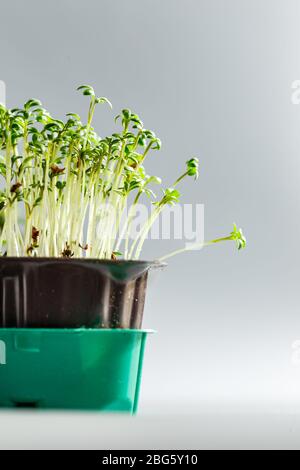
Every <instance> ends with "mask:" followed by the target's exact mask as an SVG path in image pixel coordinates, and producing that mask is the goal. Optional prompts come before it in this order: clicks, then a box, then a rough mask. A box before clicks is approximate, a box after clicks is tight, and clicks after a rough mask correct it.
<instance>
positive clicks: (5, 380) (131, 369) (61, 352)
mask: <svg viewBox="0 0 300 470" xmlns="http://www.w3.org/2000/svg"><path fill="white" fill-rule="evenodd" d="M148 333H149V331H145V330H117V329H99V330H96V329H68V330H65V329H22V328H20V329H18V328H12V329H0V406H1V407H34V408H58V409H59V408H63V409H83V410H99V411H119V412H120V411H123V412H127V413H135V412H136V410H137V405H138V397H139V389H140V380H141V371H142V364H143V356H144V346H145V340H146V337H147V334H148Z"/></svg>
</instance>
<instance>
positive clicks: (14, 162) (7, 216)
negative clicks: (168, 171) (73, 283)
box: [0, 85, 245, 260]
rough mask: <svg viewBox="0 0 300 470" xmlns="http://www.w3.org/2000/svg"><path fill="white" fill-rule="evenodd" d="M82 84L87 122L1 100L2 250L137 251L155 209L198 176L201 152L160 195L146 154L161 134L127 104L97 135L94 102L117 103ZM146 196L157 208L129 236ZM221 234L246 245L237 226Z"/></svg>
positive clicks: (66, 254)
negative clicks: (111, 127) (112, 128)
mask: <svg viewBox="0 0 300 470" xmlns="http://www.w3.org/2000/svg"><path fill="white" fill-rule="evenodd" d="M78 91H80V92H81V93H82V95H83V96H84V97H87V98H88V100H89V106H88V112H87V118H86V121H85V122H84V120H82V119H81V118H80V116H79V115H78V114H76V113H68V114H66V118H65V119H64V120H61V119H56V118H54V117H52V116H51V114H50V113H49V112H48V111H47V110H45V109H44V108H43V106H42V103H41V102H40V101H39V100H36V99H30V100H28V101H27V102H26V103H25V104H24V105H23V107H21V108H14V109H8V108H6V107H5V106H4V105H2V104H0V176H1V177H2V179H3V181H4V185H2V186H1V187H2V188H3V189H2V190H0V252H1V254H2V256H4V255H7V256H47V257H63V258H71V257H74V258H78V257H88V258H99V259H113V260H116V259H118V258H119V257H123V258H124V259H138V258H139V257H140V254H141V251H142V248H143V245H144V242H145V239H146V237H147V234H148V232H149V230H150V229H151V227H152V225H153V223H154V222H155V220H156V219H157V217H159V215H160V214H161V212H162V211H163V210H164V208H165V207H166V206H167V205H174V204H177V203H178V202H179V200H180V192H179V190H178V185H179V183H181V182H182V180H184V179H185V178H187V177H192V178H194V179H197V177H198V159H197V158H194V157H193V158H190V159H189V160H188V161H187V162H186V168H185V170H184V171H183V173H182V174H181V176H179V177H178V178H177V179H176V180H175V181H174V182H173V184H172V185H171V186H170V187H167V188H165V189H163V190H162V195H161V196H160V197H157V196H156V194H155V192H154V190H153V187H154V185H155V186H156V187H160V186H161V185H162V181H161V179H160V178H159V177H157V176H153V175H149V174H148V173H147V172H146V169H145V161H146V159H147V158H148V157H149V155H150V154H151V153H153V152H157V151H159V150H160V149H161V141H160V139H159V138H158V137H157V136H156V135H155V133H154V132H153V131H151V130H149V129H147V128H145V127H144V124H143V122H142V121H141V119H140V117H139V116H138V115H137V114H136V113H134V112H132V111H131V110H130V109H123V110H122V111H121V112H120V113H119V114H118V116H116V118H115V122H116V125H117V126H121V129H119V131H118V132H113V133H112V134H111V135H109V136H106V137H100V136H99V135H98V133H97V132H96V131H95V129H94V128H93V118H94V114H95V110H96V107H97V105H98V104H104V105H108V106H109V107H110V108H111V107H112V105H111V103H110V101H109V100H108V99H107V98H105V97H98V96H96V94H95V91H94V89H93V88H92V87H91V86H89V85H81V86H79V87H78ZM142 198H147V199H148V200H149V201H150V203H151V205H152V208H153V210H152V212H151V214H150V216H149V218H148V220H147V221H146V222H145V223H144V225H143V226H142V227H141V229H140V231H139V234H138V235H137V237H136V238H135V239H134V240H131V239H130V233H131V228H132V223H133V220H134V218H135V216H136V211H137V206H138V203H139V202H140V201H141V200H142ZM127 207H128V208H129V210H128V212H126V209H127ZM112 208H113V210H112ZM124 214H126V219H125V223H124V224H123V225H122V224H121V222H122V217H123V215H124ZM223 240H234V241H235V242H236V244H237V247H238V248H239V249H241V248H243V247H244V246H245V238H244V236H243V234H242V232H241V230H238V229H237V228H236V226H234V230H233V232H232V233H231V234H230V235H229V236H228V237H223V238H222V239H216V240H213V241H211V242H210V243H209V244H212V243H217V242H219V241H223ZM168 256H169V255H167V257H168Z"/></svg>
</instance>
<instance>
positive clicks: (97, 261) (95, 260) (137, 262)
mask: <svg viewBox="0 0 300 470" xmlns="http://www.w3.org/2000/svg"><path fill="white" fill-rule="evenodd" d="M4 260H11V261H25V262H30V263H34V262H36V263H38V262H39V261H60V262H66V263H74V264H75V263H95V264H108V265H110V264H111V265H122V264H135V265H145V264H146V265H148V266H149V267H151V268H163V267H165V266H167V263H165V262H162V261H160V260H152V261H149V260H134V259H117V260H110V259H104V258H102V259H101V258H62V257H56V256H32V257H31V256H2V257H0V263H1V261H4Z"/></svg>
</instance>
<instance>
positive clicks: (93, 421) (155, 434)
mask: <svg viewBox="0 0 300 470" xmlns="http://www.w3.org/2000/svg"><path fill="white" fill-rule="evenodd" d="M0 449H99V450H103V449H105V450H108V449H122V450H125V449H126V450H128V449H131V450H132V449H147V450H148V449H157V450H158V449H300V410H299V408H298V409H296V408H293V407H290V408H289V407H276V406H273V407H271V406H258V407H257V406H243V405H239V406H235V405H230V406H217V405H212V404H211V405H209V406H208V405H205V407H204V406H199V407H191V408H190V409H186V410H180V409H176V407H175V406H174V407H173V408H172V407H170V409H164V410H159V408H158V407H153V409H151V408H150V407H149V408H148V410H147V412H145V411H143V412H142V413H140V414H139V415H137V416H135V417H130V416H125V415H124V416H121V415H105V414H101V413H94V412H91V413H81V412H76V413H75V412H67V413H66V412H42V411H34V412H32V411H20V410H16V411H1V412H0Z"/></svg>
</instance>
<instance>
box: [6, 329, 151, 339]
mask: <svg viewBox="0 0 300 470" xmlns="http://www.w3.org/2000/svg"><path fill="white" fill-rule="evenodd" d="M1 332H9V333H59V334H66V333H67V334H74V333H89V334H98V335H99V334H106V333H112V332H113V334H117V333H130V334H137V333H147V334H154V333H156V330H152V329H148V328H146V329H141V330H139V329H133V328H132V329H131V328H0V337H1Z"/></svg>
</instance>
